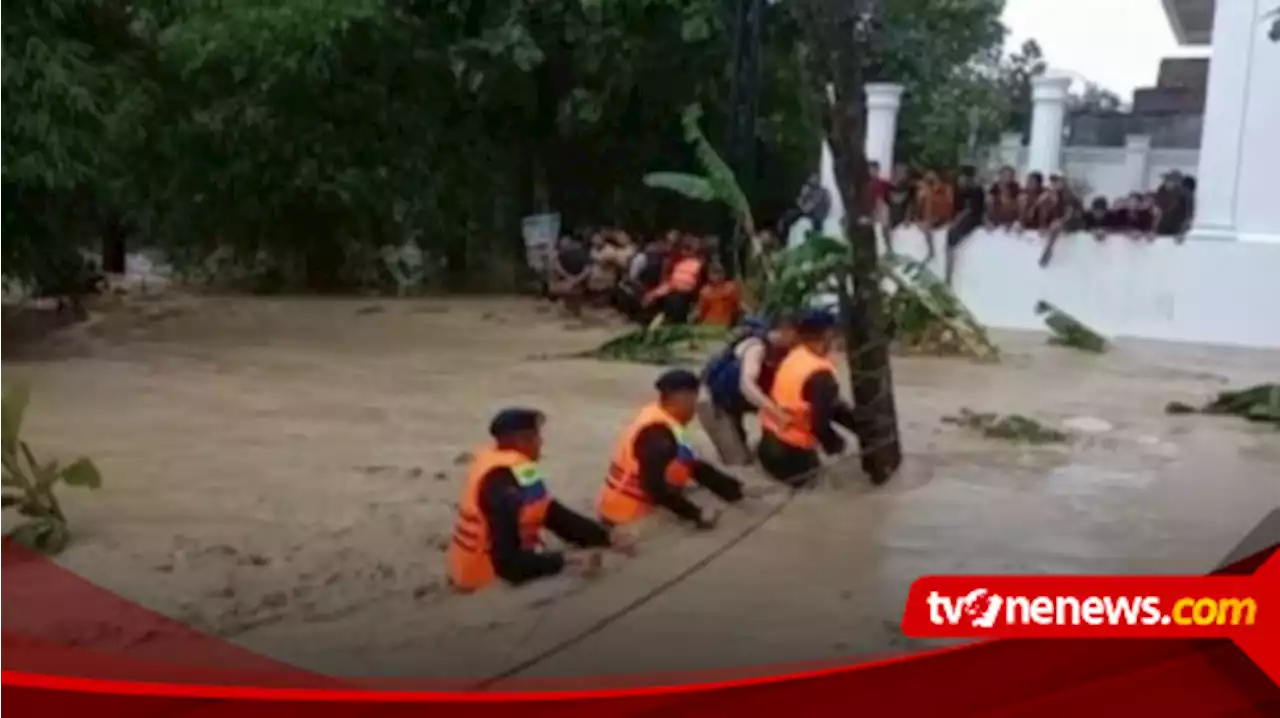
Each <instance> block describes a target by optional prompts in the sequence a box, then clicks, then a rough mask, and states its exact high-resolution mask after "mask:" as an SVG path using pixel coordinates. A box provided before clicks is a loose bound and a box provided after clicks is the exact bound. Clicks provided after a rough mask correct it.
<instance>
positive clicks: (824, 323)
mask: <svg viewBox="0 0 1280 718" xmlns="http://www.w3.org/2000/svg"><path fill="white" fill-rule="evenodd" d="M835 325H836V318H835V315H833V314H832V313H831V312H824V311H822V310H821V309H810V310H809V311H807V312H804V313H803V314H801V315H800V317H799V318H798V319H797V321H796V328H797V329H799V330H800V331H801V332H803V333H806V334H817V333H819V332H825V331H827V330H828V329H831V328H832V327H834V326H835Z"/></svg>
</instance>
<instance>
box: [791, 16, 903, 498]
mask: <svg viewBox="0 0 1280 718" xmlns="http://www.w3.org/2000/svg"><path fill="white" fill-rule="evenodd" d="M873 5H874V3H873V2H871V0H854V1H853V2H850V0H805V4H804V7H803V8H802V12H803V14H804V16H805V19H806V26H807V34H808V36H809V38H810V41H811V42H812V43H813V45H814V48H815V50H816V52H814V53H813V55H812V56H813V58H814V60H813V63H814V67H813V72H812V77H813V80H814V82H815V84H818V86H817V87H815V88H814V90H815V91H816V92H821V93H822V94H823V95H824V100H825V99H826V97H825V95H826V93H827V92H828V90H827V88H828V87H834V89H835V100H834V102H831V103H829V111H828V112H827V113H826V115H825V119H824V125H825V129H826V135H827V141H828V142H829V143H830V144H831V154H832V156H833V158H834V160H835V163H834V164H835V176H836V187H837V188H838V189H839V191H840V196H841V198H842V199H843V200H844V206H845V226H844V233H845V239H846V241H847V242H848V244H849V251H850V253H851V265H850V273H849V279H850V280H851V282H841V283H840V284H841V287H840V290H839V292H840V310H841V318H842V324H843V326H844V334H845V346H846V350H847V352H848V362H849V374H850V376H851V377H852V378H853V399H854V405H855V418H856V422H855V426H854V429H855V432H856V433H857V435H858V443H859V445H860V447H861V450H862V469H863V471H864V472H866V474H867V476H868V478H870V479H871V480H872V481H873V482H875V483H877V484H881V483H884V482H885V481H888V480H889V479H890V478H891V477H892V476H893V474H894V472H896V471H897V470H898V467H899V466H900V465H901V464H902V445H901V443H900V441H899V439H898V415H897V408H896V403H895V401H894V396H893V374H892V371H891V368H890V364H889V342H888V339H887V337H886V336H885V331H884V327H885V319H884V301H883V296H882V294H881V291H880V267H879V261H878V257H877V251H876V235H875V226H874V224H873V223H872V220H871V217H870V214H871V211H870V208H871V205H872V202H870V201H869V200H870V198H869V197H868V196H867V191H868V175H867V158H866V153H865V150H864V142H865V138H866V96H865V93H864V91H863V82H864V80H863V76H864V73H863V63H864V57H865V54H866V48H867V46H868V44H869V40H870V34H871V32H872V30H873V28H874V24H873V23H872V22H871V20H872V18H873V17H874V14H873V12H872V11H873ZM850 283H851V284H852V285H853V287H852V295H850V294H849V286H848V285H849V284H850Z"/></svg>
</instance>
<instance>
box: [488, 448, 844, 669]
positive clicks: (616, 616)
mask: <svg viewBox="0 0 1280 718" xmlns="http://www.w3.org/2000/svg"><path fill="white" fill-rule="evenodd" d="M865 453H867V452H865V451H859V452H854V453H852V454H845V455H843V456H841V457H840V458H839V459H837V460H836V461H834V462H832V463H831V464H827V465H825V466H819V467H817V468H815V469H812V470H811V471H807V472H805V473H803V474H800V475H798V476H796V477H794V478H793V479H791V480H792V481H795V483H796V484H798V485H804V484H807V483H809V481H811V480H813V479H816V478H817V477H818V476H820V475H821V474H822V473H823V472H825V471H827V470H828V469H830V468H832V467H833V466H836V465H839V464H843V463H844V462H846V461H850V460H853V459H858V458H861V456H862V455H863V454H865ZM785 490H786V491H787V496H786V498H784V499H783V500H782V501H780V502H778V504H777V505H775V506H773V507H771V508H770V509H769V510H768V511H767V512H765V513H764V514H761V515H760V517H759V518H757V519H756V520H755V521H753V522H751V523H749V524H748V525H747V526H746V527H745V528H744V529H742V530H741V531H740V532H738V534H737V535H735V536H734V537H733V538H731V539H729V540H728V541H727V542H725V543H724V544H722V545H721V546H719V547H718V548H716V549H715V550H714V551H712V552H711V553H709V554H707V555H706V556H704V557H702V558H701V559H699V560H698V561H697V562H695V563H694V564H693V565H691V566H689V567H688V568H686V569H684V570H683V571H681V572H680V573H677V574H676V575H675V576H672V577H671V578H669V579H667V580H666V581H663V582H662V583H660V584H658V585H657V586H655V587H653V588H651V589H649V590H648V591H646V592H645V593H644V594H642V595H640V596H639V597H638V598H636V599H635V600H633V601H631V602H630V603H628V604H626V605H625V606H623V607H622V608H620V609H618V610H617V611H614V612H613V613H610V614H609V615H607V616H605V617H603V618H601V619H600V620H598V621H596V622H595V623H592V624H591V625H590V626H587V627H586V628H585V629H583V630H582V631H580V632H579V633H576V634H574V635H572V636H569V637H568V638H566V639H564V640H562V641H560V642H559V643H556V644H554V645H552V646H550V647H549V648H547V649H545V650H543V651H540V652H538V653H536V654H534V655H533V656H530V657H529V658H526V659H524V660H522V661H520V662H519V663H516V664H514V665H512V666H510V667H509V668H507V669H505V670H503V671H501V672H500V673H496V674H494V675H492V676H489V677H488V678H485V679H483V680H481V681H478V682H477V683H475V684H474V685H473V686H471V688H470V690H473V691H485V690H488V689H490V688H492V687H493V686H494V685H495V684H497V683H500V682H502V681H504V680H507V679H508V678H512V677H514V676H517V675H519V674H521V673H524V672H525V671H527V670H529V669H531V668H533V667H535V666H537V665H539V664H541V663H542V662H544V661H546V660H548V659H551V658H554V657H555V656H557V655H559V654H561V653H563V652H565V651H567V650H569V649H570V648H573V647H574V646H577V645H578V644H580V643H582V642H583V641H585V640H587V639H588V638H591V637H592V636H595V635H597V634H599V633H600V632H601V631H603V630H605V629H606V628H608V627H609V626H612V625H613V624H615V623H617V622H618V621H620V620H622V619H623V618H626V617H627V616H629V615H630V614H632V613H634V612H635V611H636V610H638V609H640V608H642V607H644V606H645V605H646V604H648V603H649V602H651V601H653V600H654V599H655V598H658V597H659V596H661V595H662V594H664V593H666V592H667V591H669V590H671V589H672V588H675V587H676V586H678V585H680V584H681V583H683V582H684V581H685V580H687V579H689V578H691V577H693V576H694V575H696V574H697V573H699V572H701V571H702V570H703V569H705V568H707V567H708V566H710V565H711V564H712V563H713V562H714V561H715V560H716V559H718V558H720V557H721V556H723V555H725V554H726V553H728V552H729V551H731V550H732V549H733V548H735V547H736V546H738V545H739V544H741V543H742V542H743V541H745V540H746V539H747V538H749V537H750V536H751V535H752V534H754V533H755V532H756V531H759V530H760V529H761V528H762V527H763V526H764V525H765V524H766V523H768V522H769V521H770V520H771V519H773V517H775V516H777V515H778V514H780V513H782V511H783V509H785V508H786V507H787V506H789V505H790V504H791V501H792V500H793V499H794V498H795V497H796V495H797V494H799V493H800V490H799V489H795V488H787V489H785ZM767 495H769V493H764V494H761V495H759V496H767ZM759 496H758V497H759ZM590 585H591V584H579V585H578V586H575V587H574V588H572V589H570V590H568V591H566V592H564V593H563V594H561V595H560V596H559V597H557V598H556V599H555V602H556V603H558V602H559V601H561V600H563V599H565V598H568V597H570V596H572V595H575V594H577V593H579V592H581V591H583V590H586V588H587V587H588V586H590ZM552 605H554V604H552ZM548 610H549V607H548ZM545 616H546V613H543V614H542V616H541V617H539V619H538V620H537V621H536V622H535V623H534V625H533V627H532V628H530V629H529V631H528V632H526V637H527V636H528V635H529V634H531V633H532V632H533V631H534V630H535V629H536V628H537V627H538V626H539V625H540V624H541V622H542V618H544V617H545Z"/></svg>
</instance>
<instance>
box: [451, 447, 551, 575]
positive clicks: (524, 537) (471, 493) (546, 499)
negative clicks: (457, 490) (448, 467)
mask: <svg viewBox="0 0 1280 718" xmlns="http://www.w3.org/2000/svg"><path fill="white" fill-rule="evenodd" d="M494 469H510V470H511V473H513V474H515V477H516V482H517V483H518V484H519V486H520V502H521V507H520V543H521V545H522V546H523V547H524V548H526V549H535V548H537V547H538V546H541V545H542V524H543V522H544V521H545V520H546V518H547V507H548V506H550V505H551V495H550V494H548V493H547V487H546V483H545V482H544V481H543V479H542V470H541V469H539V468H538V464H537V463H536V462H533V461H530V460H529V458H528V457H527V456H525V455H524V454H521V453H520V452H518V451H507V450H503V449H498V448H496V447H490V448H486V449H483V450H481V451H479V452H477V453H476V457H475V458H474V459H472V461H471V466H470V467H469V468H468V469H467V483H466V486H465V487H463V489H462V499H461V500H460V501H459V502H458V520H457V523H456V524H454V528H453V543H452V544H450V546H449V580H450V581H451V582H452V583H453V585H454V587H456V588H459V589H462V590H464V591H474V590H476V589H478V588H483V587H484V586H485V585H487V584H488V583H489V582H491V581H493V579H494V578H495V576H496V575H497V574H496V573H495V572H494V568H493V557H492V556H491V555H490V552H491V550H492V544H491V543H490V542H491V535H490V532H489V522H488V520H487V519H485V516H484V513H483V512H482V511H481V510H480V484H481V481H482V479H484V477H485V475H486V474H488V473H489V472H490V471H493V470H494Z"/></svg>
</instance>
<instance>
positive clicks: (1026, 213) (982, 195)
mask: <svg viewBox="0 0 1280 718" xmlns="http://www.w3.org/2000/svg"><path fill="white" fill-rule="evenodd" d="M869 169H870V171H871V176H872V178H873V179H872V181H871V182H872V187H871V192H870V194H871V197H872V198H873V200H874V202H875V205H876V206H875V214H876V218H877V221H878V222H879V223H880V224H882V225H883V226H884V227H886V229H888V230H890V231H888V232H886V237H887V238H890V242H891V241H892V240H891V237H892V230H893V229H895V228H897V227H901V226H912V225H914V226H918V227H920V228H921V229H924V230H927V231H926V232H925V235H926V238H927V240H928V243H929V244H928V258H929V259H932V258H933V256H934V254H935V252H936V250H935V247H934V244H933V241H934V240H933V233H934V232H935V231H941V230H945V232H946V238H947V242H946V243H947V253H948V262H947V274H948V281H949V280H950V275H951V268H952V266H953V264H954V262H952V261H950V260H951V259H953V256H954V252H955V249H956V248H957V247H959V246H960V244H961V243H963V242H964V240H965V239H967V238H968V237H969V236H970V235H971V234H972V233H973V232H974V230H976V229H978V228H979V227H986V228H988V229H995V228H1004V229H1007V230H1010V231H1013V232H1017V233H1022V232H1035V233H1038V234H1039V235H1042V236H1043V237H1044V239H1045V240H1046V241H1045V249H1044V252H1043V253H1042V255H1041V258H1040V264H1041V266H1046V265H1048V264H1049V262H1050V260H1051V259H1052V257H1053V250H1054V247H1055V246H1056V245H1057V242H1058V241H1059V239H1061V237H1062V236H1063V235H1064V234H1067V233H1070V232H1077V231H1087V232H1091V233H1092V234H1093V235H1094V237H1096V238H1097V240H1098V241H1103V240H1104V239H1105V238H1106V237H1107V236H1108V235H1111V234H1127V235H1129V236H1130V237H1133V238H1135V239H1144V240H1147V241H1151V240H1154V239H1155V237H1157V236H1172V237H1174V238H1175V239H1176V240H1177V241H1181V240H1182V237H1183V236H1184V235H1185V233H1186V231H1187V230H1188V229H1189V228H1190V226H1191V221H1192V219H1193V217H1194V214H1195V189H1196V183H1195V178H1194V177H1189V176H1184V175H1182V174H1181V173H1180V172H1178V171H1176V170H1175V171H1172V172H1169V173H1167V174H1166V175H1165V176H1164V178H1163V181H1162V182H1161V184H1160V186H1159V187H1158V188H1157V189H1155V190H1154V191H1150V192H1134V193H1132V194H1130V195H1128V196H1127V197H1119V198H1115V199H1111V200H1108V199H1107V198H1106V197H1095V198H1093V199H1092V200H1090V201H1089V202H1088V204H1087V205H1086V204H1085V200H1084V198H1082V197H1079V196H1077V193H1076V192H1075V191H1074V190H1073V189H1072V188H1071V186H1070V184H1069V182H1068V180H1067V178H1066V177H1065V176H1064V175H1061V174H1052V175H1049V178H1048V180H1047V181H1046V180H1045V177H1044V175H1042V174H1041V173H1039V172H1030V173H1028V174H1027V175H1026V177H1025V178H1023V179H1021V180H1019V178H1018V176H1017V172H1016V170H1014V168H1012V167H1008V166H1006V167H1002V168H1000V170H999V172H998V173H997V176H996V177H995V179H994V181H993V182H992V183H991V184H990V185H988V186H984V185H983V184H982V183H981V182H980V181H979V180H978V174H977V171H976V170H975V168H974V167H972V166H965V167H961V168H960V169H959V170H958V171H956V172H955V174H954V175H953V176H951V177H947V176H945V175H944V174H943V173H941V172H937V171H932V170H930V171H926V172H924V173H922V174H917V173H915V172H913V171H912V170H910V169H909V168H908V167H907V166H906V165H898V166H897V167H895V168H894V171H893V173H892V175H891V177H890V178H889V179H882V178H881V176H880V168H879V167H878V166H877V164H876V163H874V162H872V163H871V165H870V168H869ZM890 248H892V245H890Z"/></svg>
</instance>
